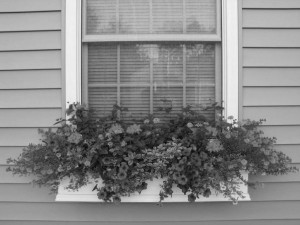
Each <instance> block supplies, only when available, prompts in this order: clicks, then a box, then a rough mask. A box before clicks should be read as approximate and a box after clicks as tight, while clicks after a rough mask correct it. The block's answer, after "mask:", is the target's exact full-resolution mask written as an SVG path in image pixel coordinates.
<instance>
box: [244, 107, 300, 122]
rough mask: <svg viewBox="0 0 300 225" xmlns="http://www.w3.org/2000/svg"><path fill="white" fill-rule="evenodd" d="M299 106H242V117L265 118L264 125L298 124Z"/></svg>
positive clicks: (299, 118) (299, 119) (299, 117)
mask: <svg viewBox="0 0 300 225" xmlns="http://www.w3.org/2000/svg"><path fill="white" fill-rule="evenodd" d="M299 115H300V106H295V107H291V106H285V107H283V106H280V107H272V106H270V107H244V108H243V117H244V118H249V119H254V120H259V119H266V118H267V121H266V122H264V124H265V125H300V116H299Z"/></svg>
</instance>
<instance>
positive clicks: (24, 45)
mask: <svg viewBox="0 0 300 225" xmlns="http://www.w3.org/2000/svg"><path fill="white" fill-rule="evenodd" d="M60 48H61V32H60V31H37V32H9V33H2V34H1V35H0V51H15V50H40V49H60Z"/></svg>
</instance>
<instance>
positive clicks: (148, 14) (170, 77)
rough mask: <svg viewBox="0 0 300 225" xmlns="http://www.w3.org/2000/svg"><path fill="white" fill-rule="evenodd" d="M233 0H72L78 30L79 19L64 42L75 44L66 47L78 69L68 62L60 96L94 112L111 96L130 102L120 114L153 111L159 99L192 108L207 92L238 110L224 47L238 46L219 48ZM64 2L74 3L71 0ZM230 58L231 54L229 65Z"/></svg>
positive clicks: (110, 100)
mask: <svg viewBox="0 0 300 225" xmlns="http://www.w3.org/2000/svg"><path fill="white" fill-rule="evenodd" d="M234 2H235V1H226V0H223V1H221V0H111V1H108V0H84V1H82V4H81V1H80V0H78V1H77V7H78V8H77V14H79V12H80V8H82V23H80V18H79V17H78V16H77V24H78V25H80V24H82V35H81V36H78V33H80V32H79V31H80V26H77V27H76V26H74V28H76V29H77V31H76V35H77V41H75V45H74V47H75V48H74V47H71V49H72V50H75V49H77V52H75V53H76V54H72V55H73V57H74V55H77V64H75V65H77V66H76V67H77V68H75V67H74V66H73V67H74V72H72V73H70V72H68V67H67V86H66V89H67V91H66V92H67V93H66V94H67V101H69V102H74V101H81V100H82V101H83V102H85V103H87V102H88V104H89V106H90V107H92V108H95V109H97V110H98V112H99V115H100V114H101V115H104V114H106V113H108V112H109V111H110V109H111V107H112V105H113V104H115V103H117V104H119V105H122V106H124V107H128V108H129V109H130V112H131V114H130V113H126V112H125V113H124V114H123V115H122V117H123V118H124V119H132V118H142V117H143V116H145V115H147V114H148V113H149V112H150V113H154V114H158V111H157V109H159V108H161V107H162V106H166V105H167V106H168V105H172V108H173V113H176V112H178V111H179V110H180V109H181V107H182V106H186V105H188V104H189V105H193V106H194V107H197V106H198V105H199V104H203V103H207V102H208V101H209V100H210V99H211V100H213V101H218V102H221V101H223V102H224V104H225V106H226V111H225V115H226V114H228V115H235V116H236V117H237V96H238V95H237V76H236V75H237V69H238V67H237V54H236V56H233V57H232V55H233V54H228V53H229V51H231V52H233V51H237V46H236V44H235V48H232V46H231V47H230V48H226V47H227V44H228V38H227V36H228V35H232V32H230V30H228V29H229V28H231V27H233V26H229V27H228V26H226V25H227V24H226V23H225V22H226V21H227V22H229V20H230V18H229V20H227V19H226V17H225V16H226V15H228V16H229V17H233V19H235V21H234V20H231V21H230V23H231V24H233V23H235V24H237V13H236V11H237V9H235V8H233V7H232V6H234V7H237V6H236V5H234ZM221 3H222V4H221ZM232 3H233V4H232ZM67 4H68V1H67ZM69 4H74V5H75V6H76V2H75V1H73V2H71V1H69ZM228 4H230V5H228ZM235 4H236V2H235ZM221 5H222V10H223V13H221ZM80 6H81V7H80ZM230 10H233V12H235V13H236V15H235V14H233V15H232V14H231V13H230ZM228 11H229V12H228ZM74 12H76V10H74ZM221 14H223V16H222V26H223V31H222V32H221ZM234 15H235V17H234ZM75 22H76V21H75ZM74 24H76V23H74ZM231 24H230V25H231ZM68 25H69V23H68ZM67 28H68V26H67ZM224 28H226V32H225V31H224ZM76 29H73V31H74V30H76ZM234 29H235V30H236V32H237V27H233V30H234ZM236 32H235V33H236ZM67 34H68V33H67ZM72 36H73V37H74V35H72ZM67 38H68V36H67ZM79 39H81V41H82V49H81V42H80V40H79ZM234 40H237V34H236V36H235V39H234ZM68 41H69V39H68V40H67V44H70V43H68ZM236 43H237V41H236ZM221 49H222V51H221ZM67 51H68V49H67ZM81 51H82V52H81ZM81 54H82V62H81V61H80V59H81V57H80V55H81ZM230 60H231V61H233V60H236V61H235V62H234V64H233V63H232V64H230ZM73 61H75V60H73ZM81 63H82V68H81ZM69 64H70V63H69ZM73 65H74V63H73ZM227 65H236V66H235V67H234V68H233V67H232V66H230V67H228V66H227ZM67 66H68V63H67ZM234 70H235V71H234ZM79 71H82V75H81V74H80V73H78V72H79ZM228 71H230V74H227V72H228ZM76 72H77V76H76V75H75V74H76ZM233 72H234V73H235V75H234V73H233ZM226 75H228V76H230V77H226ZM234 76H236V77H234ZM229 79H230V82H228V81H229ZM74 80H76V82H74ZM221 82H222V83H221ZM230 86H234V88H232V87H230ZM229 90H230V91H229ZM72 92H73V93H72ZM230 98H232V99H233V101H232V100H230ZM230 108H231V110H230ZM210 116H211V114H210Z"/></svg>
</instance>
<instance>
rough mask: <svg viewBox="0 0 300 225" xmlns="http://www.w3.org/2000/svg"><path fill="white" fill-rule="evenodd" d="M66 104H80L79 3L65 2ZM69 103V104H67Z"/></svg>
mask: <svg viewBox="0 0 300 225" xmlns="http://www.w3.org/2000/svg"><path fill="white" fill-rule="evenodd" d="M65 41H66V43H65V46H66V87H65V88H66V103H67V106H66V107H68V105H69V103H73V102H81V63H82V62H81V1H80V0H75V1H74V0H66V39H65ZM68 102H69V103H68Z"/></svg>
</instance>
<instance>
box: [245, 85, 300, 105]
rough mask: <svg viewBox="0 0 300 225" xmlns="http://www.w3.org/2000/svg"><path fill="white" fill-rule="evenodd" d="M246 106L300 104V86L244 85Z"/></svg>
mask: <svg viewBox="0 0 300 225" xmlns="http://www.w3.org/2000/svg"><path fill="white" fill-rule="evenodd" d="M243 91H244V93H243V103H244V106H264V105H265V106H285V105H297V106H298V105H300V98H299V97H298V96H300V87H268V88H266V87H244V88H243Z"/></svg>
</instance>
